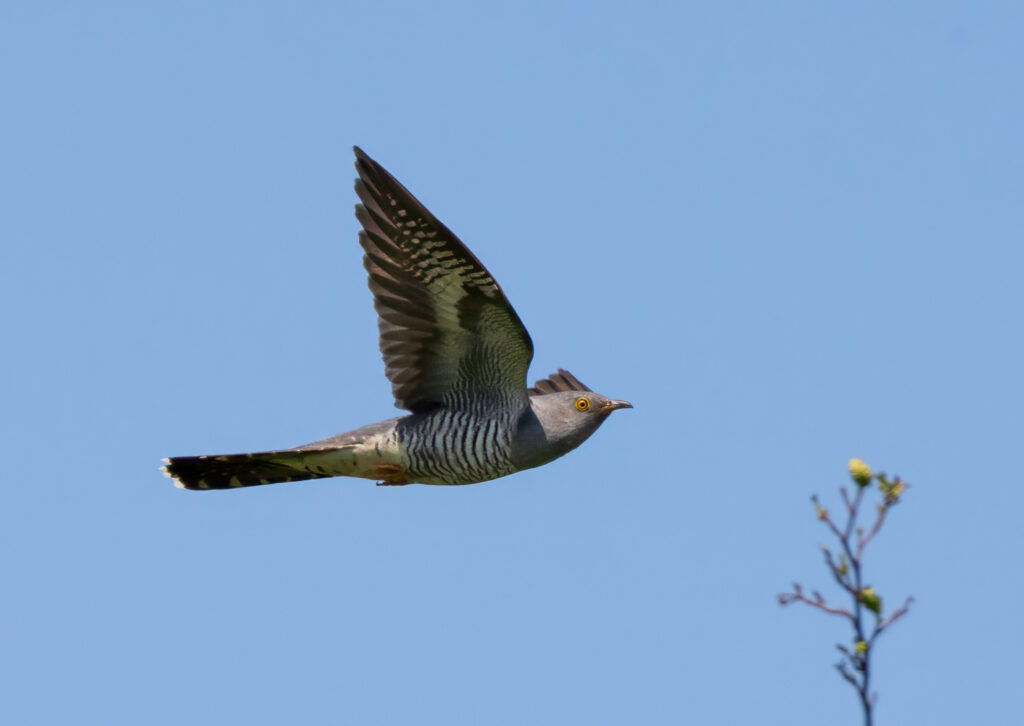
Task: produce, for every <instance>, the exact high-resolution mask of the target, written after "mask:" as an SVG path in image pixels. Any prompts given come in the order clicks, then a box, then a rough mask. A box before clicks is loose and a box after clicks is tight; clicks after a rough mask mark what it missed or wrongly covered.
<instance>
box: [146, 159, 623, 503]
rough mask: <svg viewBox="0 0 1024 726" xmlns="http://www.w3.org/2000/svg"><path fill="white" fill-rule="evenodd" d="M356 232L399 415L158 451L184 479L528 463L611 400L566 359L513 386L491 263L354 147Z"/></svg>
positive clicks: (387, 476) (550, 452) (576, 438)
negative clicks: (259, 441)
mask: <svg viewBox="0 0 1024 726" xmlns="http://www.w3.org/2000/svg"><path fill="white" fill-rule="evenodd" d="M355 154H356V170H357V171H358V175H359V176H358V178H357V179H356V194H357V195H358V196H359V200H360V204H357V205H356V218H357V219H358V220H359V223H360V224H361V225H362V227H363V229H362V230H361V231H360V232H359V244H360V245H362V248H363V252H364V255H363V265H364V267H365V268H366V271H367V273H368V274H369V284H370V291H371V292H372V293H373V303H374V308H375V309H376V310H377V316H378V328H379V331H380V350H381V353H382V355H383V358H384V365H385V374H386V375H387V377H388V380H389V381H391V390H392V393H393V394H394V397H395V405H396V406H397V407H398V408H401V409H405V410H407V411H409V414H408V415H406V416H400V417H398V418H392V419H388V420H386V421H380V422H377V423H372V424H369V425H367V426H363V427H361V428H358V429H355V430H353V431H348V432H346V433H343V434H338V435H337V436H332V437H330V438H328V439H323V440H322V441H316V442H313V443H311V444H306V445H305V446H299V447H296V448H294V449H282V450H279V451H264V452H259V453H252V454H227V455H221V456H176V457H172V458H170V459H164V462H165V465H164V466H163V471H164V473H165V474H166V475H167V476H169V477H170V478H171V479H173V480H174V483H175V485H176V486H178V487H181V488H184V489H229V488H234V487H246V486H254V485H257V484H276V483H279V482H288V481H300V480H303V479H320V478H324V477H332V476H352V477H362V478H365V479H376V480H377V483H378V484H381V485H402V484H412V483H420V484H475V483H477V482H482V481H488V480H490V479H497V478H498V477H502V476H506V475H508V474H513V473H515V472H517V471H522V470H523V469H530V468H532V467H535V466H541V465H542V464H546V463H548V462H549V461H552V460H554V459H557V458H558V457H560V456H562V455H563V454H566V453H568V452H569V451H571V450H572V449H574V448H576V447H577V446H579V445H580V444H582V443H583V442H584V441H585V440H586V439H587V438H588V437H589V436H590V435H591V434H593V433H594V431H596V430H597V428H598V427H599V426H600V425H601V424H602V423H603V422H604V421H605V419H606V418H608V415H609V414H610V413H611V412H612V411H615V410H617V409H620V408H632V405H631V404H629V403H628V402H626V401H617V400H613V399H610V398H606V397H605V396H602V395H601V394H599V393H594V392H593V391H592V390H590V389H589V388H588V387H587V386H585V385H583V384H582V383H580V381H579V380H578V379H577V378H576V377H575V376H573V375H572V374H571V373H569V372H568V371H565V370H562V369H559V371H558V372H557V373H555V374H553V375H551V376H549V377H548V378H545V379H544V380H541V381H537V382H536V383H535V384H534V386H533V387H532V388H527V386H526V374H527V368H528V367H529V365H530V360H531V359H532V358H533V342H532V341H531V340H530V335H529V333H527V332H526V328H525V327H524V326H523V324H522V322H521V321H520V320H519V316H518V315H516V311H515V310H513V309H512V306H511V305H509V302H508V300H507V299H506V298H505V294H504V293H503V292H502V290H501V288H500V287H498V283H497V282H495V281H494V278H493V277H491V274H490V273H489V272H488V271H487V269H486V268H485V267H484V266H483V264H482V263H481V262H480V260H478V259H477V258H476V256H475V255H474V254H473V253H472V252H470V251H469V249H468V248H467V247H466V246H465V245H464V244H463V243H462V242H461V241H460V240H459V238H458V237H456V236H455V235H454V234H453V233H452V232H451V230H449V229H448V228H447V227H445V226H444V225H443V224H442V223H441V222H440V221H438V219H437V218H436V217H434V215H432V214H431V213H430V212H429V211H428V210H427V208H426V207H424V206H423V205H422V204H421V203H420V202H419V200H417V199H416V197H414V196H413V195H412V194H410V193H409V191H408V190H407V189H406V188H405V187H404V186H402V185H401V184H400V183H399V182H398V180H396V179H395V178H394V177H393V176H391V174H389V173H388V172H387V171H386V170H385V169H384V167H382V166H381V165H380V164H378V163H377V162H375V161H374V160H373V159H371V158H370V157H369V156H367V155H366V153H364V152H363V151H362V150H361V149H360V148H359V147H356V148H355Z"/></svg>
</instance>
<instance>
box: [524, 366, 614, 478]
mask: <svg viewBox="0 0 1024 726" xmlns="http://www.w3.org/2000/svg"><path fill="white" fill-rule="evenodd" d="M527 393H528V394H529V396H530V408H529V409H528V410H527V411H526V412H525V413H524V414H523V415H522V417H520V419H519V425H518V427H517V430H516V436H515V449H514V453H513V459H514V460H515V463H516V466H517V467H518V468H519V469H529V468H531V467H534V466H541V465H542V464H546V463H548V462H549V461H552V460H554V459H557V458H558V457H560V456H562V455H564V454H567V453H568V452H570V451H572V450H573V449H575V448H576V447H577V446H579V445H580V444H582V443H583V442H584V441H586V440H587V439H588V438H590V436H591V434H593V433H594V432H595V431H597V429H598V427H599V426H600V425H601V424H602V423H604V422H605V419H607V418H608V416H609V415H610V414H611V412H612V411H617V410H619V409H621V408H633V405H632V404H631V403H629V402H628V401H619V400H615V399H611V398H608V397H607V396H603V395H601V394H600V393H595V392H594V391H592V390H590V388H588V387H587V386H586V385H584V384H583V383H582V382H580V380H579V379H577V378H576V376H574V375H573V374H572V373H570V372H569V371H567V370H563V369H561V368H559V369H558V373H555V374H553V375H551V376H548V377H547V378H545V379H544V380H542V381H537V382H536V383H535V384H534V386H533V388H530V389H528V391H527Z"/></svg>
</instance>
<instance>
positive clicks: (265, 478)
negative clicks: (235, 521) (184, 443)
mask: <svg viewBox="0 0 1024 726" xmlns="http://www.w3.org/2000/svg"><path fill="white" fill-rule="evenodd" d="M346 459H348V460H351V454H350V453H349V452H347V451H346V447H340V448H336V449H333V450H328V451H325V450H320V451H309V450H305V451H303V450H299V449H285V450H283V451H264V452H260V453H255V454H227V455H224V456H174V457H171V458H169V459H164V466H163V472H164V474H165V475H166V476H168V477H170V478H171V479H173V480H174V485H175V486H176V487H179V488H181V489H234V488H237V487H251V486H257V485H259V484H278V483H280V482H286V481H302V480H304V479H322V478H324V477H329V476H339V475H343V474H345V473H347V472H346V471H345V466H344V464H345V460H346Z"/></svg>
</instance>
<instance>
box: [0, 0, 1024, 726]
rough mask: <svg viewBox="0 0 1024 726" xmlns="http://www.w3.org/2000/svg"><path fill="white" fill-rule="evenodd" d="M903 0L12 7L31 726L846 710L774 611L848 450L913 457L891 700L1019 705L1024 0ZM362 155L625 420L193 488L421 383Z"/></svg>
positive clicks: (585, 719)
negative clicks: (398, 320) (370, 238)
mask: <svg viewBox="0 0 1024 726" xmlns="http://www.w3.org/2000/svg"><path fill="white" fill-rule="evenodd" d="M897 6H898V7H893V4H892V3H886V2H858V3H852V4H851V3H832V2H827V3H822V2H811V1H808V2H788V3H758V2H715V3H711V2H708V3H700V4H695V3H676V4H669V3H628V4H627V3H620V4H611V3H593V2H587V3H582V2H581V3H525V4H524V3H517V4H507V5H503V6H498V5H489V4H483V3H479V2H465V3H446V2H441V3H407V4H391V3H382V2H366V3H293V4H284V3H281V4H272V3H214V4H211V3H199V2H188V3H175V4H173V5H172V4H167V5H165V6H162V7H160V6H157V5H154V4H138V3H127V2H125V3H103V2H99V3H21V4H15V3H8V4H5V5H4V7H3V9H2V10H0V139H2V141H0V144H2V148H0V154H2V158H0V225H2V240H0V249H2V253H0V254H2V257H0V275H2V285H0V309H2V310H3V313H2V315H3V343H4V346H3V347H4V352H3V355H2V356H0V380H2V381H3V383H2V386H3V388H2V391H3V394H2V400H3V416H2V417H0V426H2V431H0V433H2V436H3V442H4V444H3V449H2V451H3V456H2V462H3V463H2V464H0V475H2V482H3V489H2V491H3V501H2V504H0V550H2V554H0V557H2V573H3V575H2V576H3V591H2V593H3V594H2V600H0V623H2V625H0V628H2V633H0V636H2V646H0V648H2V655H0V717H2V720H3V721H4V723H10V724H65V723H97V724H141V723H144V724H179V723H190V724H225V723H245V724H257V725H258V724H283V723H298V724H366V725H377V724H517V725H518V724H541V725H543V724H567V723H579V724H629V723H636V724H679V723H693V724H750V723H782V722H785V723H790V724H808V725H819V724H857V723H859V722H860V718H859V714H858V711H857V704H856V702H855V699H854V694H853V692H852V690H851V689H850V688H849V686H848V685H847V684H845V683H843V682H842V681H841V680H840V679H839V677H838V676H837V675H836V673H835V672H834V671H833V670H832V668H831V666H832V664H833V663H834V662H835V660H836V658H837V654H836V652H835V651H834V650H833V644H834V643H836V642H846V641H847V632H846V629H845V627H844V626H843V624H842V623H841V622H839V621H838V620H833V619H829V618H827V617H826V616H824V615H822V614H819V613H816V612H812V611H810V610H799V609H796V608H795V607H794V608H789V609H782V608H780V607H779V606H778V604H777V603H776V601H775V595H776V593H778V592H780V591H783V590H785V589H787V587H788V586H789V584H790V583H791V582H792V581H794V580H799V581H801V582H803V583H804V584H805V585H807V586H809V587H811V586H827V584H828V583H827V578H826V574H825V572H824V571H823V568H822V566H821V562H820V553H819V552H818V550H817V544H818V543H819V542H826V541H827V536H826V533H825V532H824V531H823V529H822V527H821V525H820V524H819V523H818V522H816V521H815V520H814V517H813V512H812V509H811V507H810V505H809V502H808V497H809V496H810V494H812V493H813V492H820V493H821V494H822V495H823V497H824V498H825V500H826V502H829V503H833V504H834V503H835V502H836V499H837V496H836V489H837V487H838V486H839V485H841V484H843V483H844V482H845V481H846V472H845V466H846V460H847V459H848V458H849V457H851V456H860V457H863V458H864V459H866V460H867V461H868V462H869V463H870V464H871V465H872V466H874V467H875V468H876V469H885V470H888V471H889V472H891V473H899V474H901V475H903V476H904V477H905V478H907V479H908V480H909V481H910V482H911V483H912V484H913V488H912V489H911V490H910V492H909V495H908V496H907V498H906V501H905V502H904V503H903V504H901V505H900V506H899V508H897V509H896V510H895V511H894V512H893V516H892V519H891V521H890V522H889V523H888V524H887V526H886V528H885V529H884V530H883V532H882V534H881V536H880V537H879V538H878V540H877V541H876V542H875V544H874V545H872V547H871V549H870V550H869V552H868V561H867V568H868V580H870V582H871V583H872V584H873V585H874V586H875V588H876V590H877V591H878V592H879V593H880V594H881V595H882V597H883V599H884V600H885V603H886V604H887V605H893V604H896V603H897V602H898V601H899V600H900V599H901V598H902V597H903V596H904V595H908V594H913V595H915V596H916V597H917V599H918V603H917V605H916V607H915V608H914V609H913V611H912V612H911V614H910V616H909V617H908V618H907V619H906V620H905V621H903V622H901V623H900V624H899V625H897V626H896V627H895V628H894V629H893V630H892V631H891V632H890V633H889V634H888V635H886V636H885V637H884V638H883V639H882V640H881V641H880V643H879V649H878V651H877V660H876V668H877V680H876V686H877V688H878V691H879V692H880V696H881V700H880V702H879V706H878V717H879V720H878V722H879V723H880V724H883V723H884V724H910V723H920V724H925V723H926V724H964V723H986V724H1002V723H1011V722H1014V721H1015V719H1017V718H1019V714H1020V695H1019V693H1020V691H1019V689H1020V651H1021V646H1022V641H1024V638H1022V635H1024V632H1022V625H1021V622H1022V619H1021V617H1020V608H1021V599H1022V598H1021V596H1022V587H1021V580H1022V577H1021V552H1022V549H1024V534H1022V531H1024V527H1022V526H1021V523H1020V514H1021V512H1022V507H1024V494H1022V487H1021V479H1022V477H1021V448H1022V446H1021V445H1022V423H1024V421H1022V415H1024V414H1022V411H1024V385H1022V383H1021V370H1022V364H1024V345H1022V343H1021V328H1022V325H1021V309H1022V303H1024V294H1022V292H1021V277H1022V267H1024V251H1022V238H1024V219H1022V213H1021V208H1022V206H1021V203H1022V188H1024V187H1022V182H1024V164H1022V162H1024V141H1022V139H1024V135H1022V133H1021V126H1022V112H1024V102H1022V93H1024V89H1022V82H1021V68H1022V67H1024V52H1022V50H1021V47H1022V46H1021V37H1022V30H1024V22H1022V21H1024V11H1022V10H1020V6H1019V5H1018V4H1015V3H975V4H966V3H944V2H934V1H932V2H906V3H898V4H897ZM355 143H357V144H359V145H361V146H362V147H364V148H365V149H366V150H367V151H368V152H369V153H370V154H371V155H373V156H375V157H377V158H378V159H379V160H380V161H381V162H382V163H383V164H384V165H385V166H387V167H388V168H389V169H390V170H391V171H392V172H393V173H395V174H396V176H398V178H399V179H401V180H402V181H403V182H404V183H405V184H407V185H408V186H409V187H410V188H411V189H412V190H413V191H414V193H416V194H417V195H418V196H419V197H420V198H421V199H423V200H424V201H425V202H426V203H427V204H428V206H430V207H431V209H432V210H433V211H434V212H435V213H436V214H437V215H438V216H439V217H440V218H441V219H442V220H444V221H445V222H446V223H447V224H448V225H449V226H451V227H452V228H453V229H454V230H455V231H456V232H457V233H458V234H459V235H460V236H461V237H462V238H463V239H464V240H465V241H466V242H467V243H468V244H469V245H470V247H471V248H472V249H473V250H474V251H475V252H476V253H477V254H478V255H479V256H480V258H481V259H482V260H484V262H485V263H486V264H487V265H488V267H489V268H490V270H491V271H492V273H493V274H494V275H495V277H496V278H497V279H498V280H499V281H500V282H501V283H502V285H503V287H504V288H505V291H506V293H507V294H508V296H509V298H510V299H511V300H512V302H513V304H514V305H515V306H516V308H517V310H518V312H519V314H520V316H521V317H522V319H523V320H524V321H525V323H526V325H527V327H528V328H529V330H530V332H531V334H532V336H533V340H534V342H535V345H536V349H537V355H536V357H535V360H534V366H533V368H532V370H531V380H533V379H535V378H540V377H543V376H545V375H547V374H548V373H550V372H552V371H553V370H554V369H556V368H557V367H558V366H564V367H567V368H569V369H570V370H572V371H573V372H574V373H575V374H576V375H578V376H579V377H580V378H581V379H582V380H583V381H585V382H586V383H588V384H590V385H591V386H592V387H594V388H595V389H597V390H599V391H601V392H603V393H606V394H608V395H610V396H614V397H620V398H626V399H629V400H631V401H632V402H633V403H634V404H635V405H636V408H635V410H633V411H626V412H622V413H618V414H616V415H615V416H613V417H612V418H611V419H610V420H609V421H608V422H607V423H606V424H605V425H604V427H603V428H602V429H601V430H600V431H599V432H598V433H597V434H596V435H595V436H594V437H593V438H592V439H591V440H590V441H589V442H587V444H586V445H585V446H584V447H583V448H581V449H580V450H578V451H576V452H574V453H572V454H570V455H569V456H567V457H565V458H563V459H560V460H558V461H557V462H555V463H553V464H551V465H549V466H546V467H544V468H541V469H536V470H533V471H529V472H525V473H522V474H518V475H516V476H514V477H510V478H507V479H503V480H499V481H496V482H493V483H489V484H484V485H479V486H473V487H461V488H431V487H406V488H377V487H374V486H373V484H372V483H370V482H365V481H359V480H344V479H338V480H324V481H318V482H310V483H304V484H295V485H282V486H275V487H259V488H255V489H249V490H244V491H231V492H224V493H208V494H202V493H190V492H183V491H179V490H176V489H174V488H173V487H172V486H171V484H170V482H169V481H168V480H166V479H164V478H163V477H162V476H161V475H160V473H159V471H158V470H157V466H158V464H159V459H160V458H161V457H163V456H169V455H182V454H198V453H227V452H236V451H246V450H254V449H255V450H259V449H266V448H273V447H281V446H291V445H296V444H300V443H304V442H307V441H310V440H313V439H316V438H320V437H323V436H327V435H330V434H333V433H336V432H339V431H343V430H347V429H349V428H353V427H355V426H358V425H361V424H364V423H367V422H370V421H373V420H377V419H381V418H386V417H390V416H392V415H394V409H393V408H392V400H391V397H390V388H389V385H388V383H387V381H386V380H385V378H384V376H383V367H382V365H381V362H380V358H379V353H378V351H377V345H376V321H375V317H374V313H373V310H372V307H371V299H370V295H369V293H368V291H367V290H366V283H365V275H364V272H363V269H362V266H361V261H360V251H359V248H358V245H357V244H356V229H357V225H356V221H355V219H354V218H353V216H352V205H353V204H354V201H355V195H354V193H353V191H352V189H351V184H352V177H353V168H352V154H351V150H350V147H351V145H352V144H355ZM825 592H826V593H828V594H829V596H830V597H835V593H834V590H833V589H832V588H827V587H826V588H825Z"/></svg>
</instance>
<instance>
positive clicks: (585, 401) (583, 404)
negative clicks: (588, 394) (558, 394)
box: [576, 396, 590, 411]
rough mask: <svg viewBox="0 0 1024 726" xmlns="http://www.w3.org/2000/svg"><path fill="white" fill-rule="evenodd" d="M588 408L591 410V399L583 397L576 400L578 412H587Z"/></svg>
mask: <svg viewBox="0 0 1024 726" xmlns="http://www.w3.org/2000/svg"><path fill="white" fill-rule="evenodd" d="M588 408H590V399H589V398H583V397H582V396H581V397H580V398H577V399H576V410H577V411H586V410H587V409H588Z"/></svg>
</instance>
